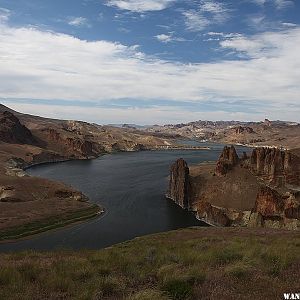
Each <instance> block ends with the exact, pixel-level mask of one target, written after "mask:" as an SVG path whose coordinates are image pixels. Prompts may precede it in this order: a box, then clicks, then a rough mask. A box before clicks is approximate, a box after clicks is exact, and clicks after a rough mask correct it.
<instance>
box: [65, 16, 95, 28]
mask: <svg viewBox="0 0 300 300" xmlns="http://www.w3.org/2000/svg"><path fill="white" fill-rule="evenodd" d="M68 24H69V25H71V26H76V27H90V24H89V22H88V19H86V18H84V17H71V18H69V19H68Z"/></svg>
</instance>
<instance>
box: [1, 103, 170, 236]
mask: <svg viewBox="0 0 300 300" xmlns="http://www.w3.org/2000/svg"><path fill="white" fill-rule="evenodd" d="M170 143H172V142H171V141H167V140H166V139H160V138H157V137H154V136H152V135H151V134H147V133H144V132H138V131H136V130H132V129H120V128H114V127H109V126H100V125H97V124H89V123H85V122H78V121H63V120H53V119H46V118H41V117H37V116H31V115H25V114H21V113H18V112H15V111H13V110H11V109H9V108H7V107H5V106H3V105H1V106H0V172H1V173H0V240H1V239H9V238H17V237H21V236H24V235H27V234H32V233H37V232H39V231H41V230H46V229H51V228H55V227H56V226H62V225H64V224H68V223H70V222H72V221H73V222H75V221H81V220H83V219H86V218H89V217H93V216H96V215H97V214H99V213H100V212H101V211H102V208H99V207H98V206H95V205H93V204H91V203H89V202H88V199H87V198H86V197H85V196H84V195H83V194H82V193H80V192H79V191H76V190H74V189H73V188H72V187H69V186H65V185H64V184H62V183H59V182H52V181H49V180H45V179H41V178H33V177H30V176H28V175H27V174H26V173H25V172H24V168H26V167H28V166H31V165H33V164H39V163H44V162H57V161H63V160H69V159H89V158H96V157H98V156H99V155H103V154H105V153H111V152H114V151H138V150H143V149H152V148H155V147H156V146H157V145H170Z"/></svg>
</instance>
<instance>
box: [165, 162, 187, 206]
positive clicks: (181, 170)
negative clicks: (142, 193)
mask: <svg viewBox="0 0 300 300" xmlns="http://www.w3.org/2000/svg"><path fill="white" fill-rule="evenodd" d="M189 191H190V179H189V168H188V165H187V163H186V161H185V160H184V159H182V158H180V159H178V160H177V161H176V162H175V163H174V164H173V165H172V166H171V170H170V182H169V192H168V194H167V197H168V198H170V199H172V200H173V201H174V202H175V203H177V204H178V205H180V206H181V207H183V208H185V209H188V208H189Z"/></svg>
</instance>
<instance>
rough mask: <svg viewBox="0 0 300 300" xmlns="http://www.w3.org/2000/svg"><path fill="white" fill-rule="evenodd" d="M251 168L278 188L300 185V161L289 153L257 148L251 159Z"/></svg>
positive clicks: (274, 149) (275, 149)
mask: <svg viewBox="0 0 300 300" xmlns="http://www.w3.org/2000/svg"><path fill="white" fill-rule="evenodd" d="M250 168H251V170H252V171H253V172H254V173H255V174H256V175H258V176H261V177H262V178H263V179H264V180H266V181H267V182H269V183H272V184H274V185H276V186H283V185H286V184H292V185H300V159H299V157H297V156H295V155H293V154H292V153H290V152H289V151H282V150H280V149H277V148H256V149H254V150H253V152H252V155H251V158H250Z"/></svg>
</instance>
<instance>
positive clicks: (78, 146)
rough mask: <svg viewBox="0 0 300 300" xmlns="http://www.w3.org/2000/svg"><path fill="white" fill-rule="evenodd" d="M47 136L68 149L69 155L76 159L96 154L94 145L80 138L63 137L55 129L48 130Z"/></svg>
mask: <svg viewBox="0 0 300 300" xmlns="http://www.w3.org/2000/svg"><path fill="white" fill-rule="evenodd" d="M46 136H47V137H48V138H49V139H50V140H51V141H52V142H55V143H57V144H60V145H62V146H63V147H65V148H66V151H67V152H68V153H69V155H72V154H73V155H75V156H76V157H78V156H79V157H93V156H95V153H94V151H93V144H92V143H91V142H90V141H87V140H85V139H83V138H80V137H77V138H76V137H68V136H67V135H63V134H61V133H60V132H58V131H57V130H55V129H52V128H51V129H48V130H47V134H46Z"/></svg>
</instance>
